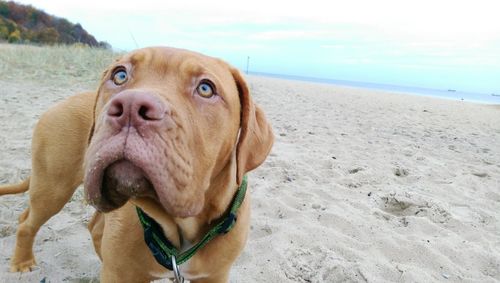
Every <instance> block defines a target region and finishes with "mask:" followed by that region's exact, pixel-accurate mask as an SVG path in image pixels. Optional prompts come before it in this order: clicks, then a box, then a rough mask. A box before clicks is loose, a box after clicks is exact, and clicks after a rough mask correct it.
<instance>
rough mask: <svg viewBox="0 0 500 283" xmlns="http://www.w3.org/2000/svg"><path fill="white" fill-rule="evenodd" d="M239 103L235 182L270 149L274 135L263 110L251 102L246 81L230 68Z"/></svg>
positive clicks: (239, 181) (257, 164)
mask: <svg viewBox="0 0 500 283" xmlns="http://www.w3.org/2000/svg"><path fill="white" fill-rule="evenodd" d="M231 73H232V75H233V78H234V81H235V83H236V87H237V88H238V93H239V96H240V104H241V120H240V135H239V140H238V145H237V147H236V160H237V166H238V167H237V175H236V176H237V182H238V184H241V182H242V180H243V176H244V175H245V173H247V172H248V171H251V170H253V169H255V168H257V167H258V166H259V165H260V164H262V162H264V160H265V159H266V157H267V155H268V154H269V152H270V151H271V148H272V146H273V143H274V135H273V130H272V128H271V125H270V124H269V122H268V121H267V120H266V117H265V115H264V112H263V111H262V110H261V109H260V108H259V107H258V106H257V105H255V104H254V103H253V101H252V97H251V96H250V92H249V90H248V86H247V83H246V82H245V80H244V79H243V77H242V76H241V73H240V72H239V71H238V70H236V69H234V68H233V69H231Z"/></svg>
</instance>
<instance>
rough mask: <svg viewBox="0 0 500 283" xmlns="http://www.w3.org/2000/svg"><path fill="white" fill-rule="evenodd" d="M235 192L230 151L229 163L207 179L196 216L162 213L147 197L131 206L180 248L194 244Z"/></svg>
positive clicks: (229, 202)
mask: <svg viewBox="0 0 500 283" xmlns="http://www.w3.org/2000/svg"><path fill="white" fill-rule="evenodd" d="M237 189H238V185H237V183H236V155H235V153H234V152H233V154H231V157H230V161H229V162H227V163H226V166H225V167H224V168H223V169H222V170H221V171H220V173H219V174H217V175H216V176H215V177H214V178H213V179H212V180H211V182H210V187H209V188H208V189H207V191H206V192H205V205H204V207H203V210H202V211H201V213H199V214H198V215H196V216H193V217H187V218H179V217H172V216H170V215H168V214H167V213H165V211H164V210H163V208H162V207H161V205H160V204H159V203H157V202H155V201H153V200H151V199H147V198H139V199H135V200H133V201H132V203H133V204H134V205H137V206H139V207H140V208H141V209H142V210H143V211H144V212H146V213H147V214H148V215H150V216H151V217H152V218H153V219H155V221H156V222H158V224H160V226H161V227H162V228H163V231H164V233H165V236H166V237H167V238H168V239H169V241H170V242H171V243H172V244H173V245H175V246H176V247H177V248H179V249H182V248H184V246H185V245H189V243H196V242H198V241H199V240H200V239H201V237H203V235H204V234H205V233H206V232H207V231H208V230H209V229H210V228H211V227H212V225H213V224H214V221H216V220H217V219H219V218H220V217H222V216H223V215H225V212H226V211H227V210H228V208H229V206H230V204H231V201H232V200H233V197H234V195H235V193H236V191H237ZM187 248H189V246H187Z"/></svg>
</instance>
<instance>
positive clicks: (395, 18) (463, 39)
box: [16, 0, 500, 94]
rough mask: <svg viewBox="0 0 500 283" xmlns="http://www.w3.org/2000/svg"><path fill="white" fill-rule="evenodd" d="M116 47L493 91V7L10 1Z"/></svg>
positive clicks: (497, 76) (313, 0) (496, 5)
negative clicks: (173, 50) (160, 47)
mask: <svg viewBox="0 0 500 283" xmlns="http://www.w3.org/2000/svg"><path fill="white" fill-rule="evenodd" d="M16 2H19V3H23V4H30V5H33V6H34V7H37V8H41V9H43V10H45V11H46V12H47V13H49V14H52V15H55V16H60V17H65V18H67V19H68V20H69V21H71V22H73V23H80V24H81V25H82V26H83V28H84V29H86V30H87V31H88V32H89V33H91V34H92V35H94V36H95V37H96V39H97V40H99V41H106V42H108V43H110V44H111V45H112V46H113V48H115V49H117V50H124V51H130V50H133V49H136V48H140V47H146V46H158V45H166V46H174V47H179V48H185V49H190V50H194V51H198V52H202V53H205V54H207V55H211V56H216V57H220V58H222V59H224V60H226V61H228V62H229V63H231V64H232V65H234V66H236V67H238V68H240V69H242V70H245V69H246V64H247V57H250V65H249V69H250V71H254V72H266V73H275V74H285V75H297V76H306V77H317V78H330V79H338V80H349V81H359V82H373V83H383V84H394V85H403V86H417V87H427V88H435V89H456V90H461V91H471V92H480V93H488V94H489V93H497V94H499V93H500V15H499V12H498V11H500V1H497V0H419V1H409V0H406V1H404V0H377V1H373V0H365V1H361V0H350V1H345V0H344V1H329V0H321V1H318V0H307V1H304V0H303V1H292V0H288V1H278V0H275V1H272V0H266V1H262V0H247V1H235V0H233V1H229V0H222V1H215V0H214V1H190V0H184V1H179V0H175V1H170V0H156V1H155V0H140V1H129V0H122V1H103V0H99V1H97V0H85V1H68V0H17V1H16Z"/></svg>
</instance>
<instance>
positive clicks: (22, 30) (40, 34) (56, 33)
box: [0, 0, 111, 48]
mask: <svg viewBox="0 0 500 283" xmlns="http://www.w3.org/2000/svg"><path fill="white" fill-rule="evenodd" d="M0 41H8V42H10V43H39V44H75V43H80V44H85V45H89V46H93V47H102V48H111V46H110V45H109V44H108V43H107V42H104V41H101V42H98V41H97V40H96V39H95V38H94V37H93V36H92V35H91V34H89V33H88V32H87V31H86V30H85V29H83V27H82V26H81V25H80V24H73V23H71V22H69V21H68V20H66V19H64V18H59V17H55V16H52V15H49V14H47V13H45V12H44V11H42V10H39V9H36V8H34V7H33V6H31V5H22V4H17V3H15V2H13V1H9V2H7V1H3V0H0Z"/></svg>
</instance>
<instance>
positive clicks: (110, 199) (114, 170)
mask: <svg viewBox="0 0 500 283" xmlns="http://www.w3.org/2000/svg"><path fill="white" fill-rule="evenodd" d="M94 189H97V190H100V194H99V195H100V197H99V198H95V199H93V200H91V201H92V205H94V207H96V208H97V209H98V210H99V211H102V212H109V211H111V210H114V209H117V208H120V207H121V206H123V205H124V204H125V203H126V202H127V201H128V200H129V199H130V198H137V197H150V198H153V199H157V195H156V192H155V190H154V187H153V185H152V184H151V181H150V180H149V178H148V177H147V175H146V174H145V173H144V171H143V170H142V169H141V168H139V167H137V166H136V165H134V164H133V163H132V162H130V161H128V160H126V159H122V160H118V161H115V162H113V163H111V164H110V165H109V166H108V167H106V168H105V169H104V171H103V174H102V179H101V183H100V184H99V185H98V188H94Z"/></svg>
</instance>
